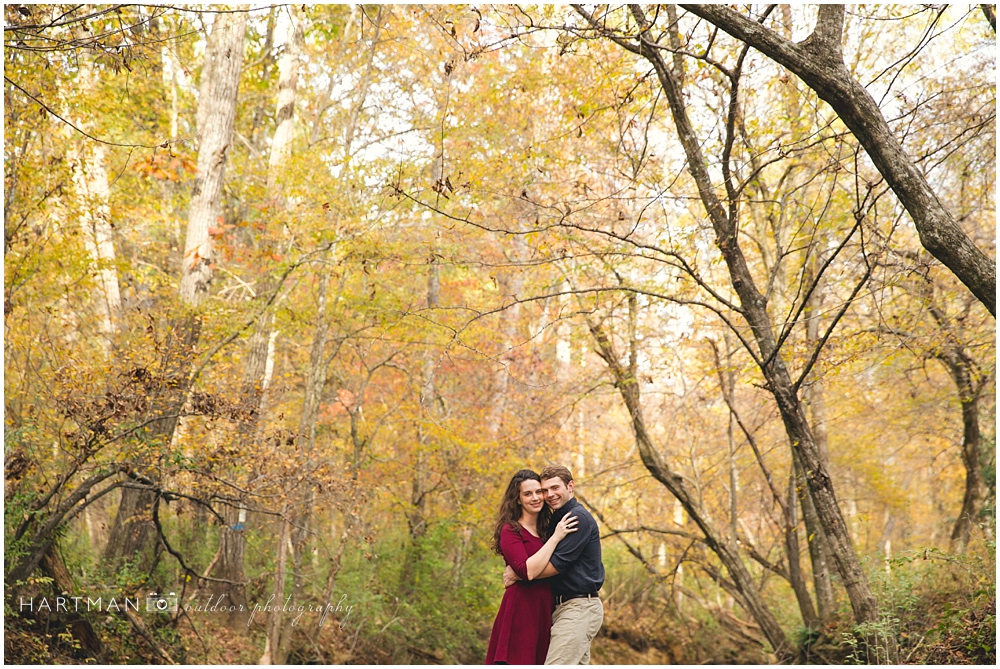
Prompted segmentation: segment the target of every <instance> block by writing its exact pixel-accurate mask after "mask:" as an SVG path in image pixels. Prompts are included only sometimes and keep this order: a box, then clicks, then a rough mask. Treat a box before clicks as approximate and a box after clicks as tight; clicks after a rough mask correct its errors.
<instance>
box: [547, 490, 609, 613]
mask: <svg viewBox="0 0 1000 669" xmlns="http://www.w3.org/2000/svg"><path fill="white" fill-rule="evenodd" d="M570 512H572V515H574V516H576V519H577V523H576V527H577V530H576V532H571V533H570V534H567V535H566V536H565V537H564V538H563V540H562V541H560V542H559V544H558V545H557V546H556V549H555V551H554V552H553V553H552V557H551V558H549V562H551V563H552V566H553V567H555V568H556V569H557V570H558V571H559V573H558V574H557V575H555V576H553V577H552V578H550V579H549V582H550V583H551V585H552V594H553V595H556V596H557V597H558V596H559V595H577V594H585V593H588V592H597V591H598V590H600V589H601V586H602V585H604V563H602V562H601V532H600V530H598V529H597V521H596V520H594V517H593V516H591V515H590V512H589V511H587V510H586V509H585V508H583V505H582V504H580V502H578V501H577V500H576V499H570V500H569V501H568V502H566V504H564V505H563V507H562V508H561V509H559V510H557V511H555V512H553V514H552V519H551V521H550V522H549V527H555V526H556V523H558V522H559V521H560V520H562V519H563V517H564V516H566V514H568V513H570Z"/></svg>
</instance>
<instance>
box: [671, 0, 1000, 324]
mask: <svg viewBox="0 0 1000 669" xmlns="http://www.w3.org/2000/svg"><path fill="white" fill-rule="evenodd" d="M681 6H682V7H683V8H684V9H686V10H688V11H689V12H691V13H692V14H695V15H697V16H700V17H701V18H703V19H705V20H706V21H710V22H711V23H712V24H713V25H715V26H718V27H719V28H720V29H721V30H723V31H725V32H727V33H729V34H730V35H732V36H733V37H735V38H737V39H739V40H741V41H743V42H745V43H746V44H748V45H749V46H751V47H753V48H755V49H757V50H759V51H760V52H761V53H763V54H764V55H765V56H767V57H768V58H771V59H773V60H775V61H776V62H778V63H780V64H781V65H783V66H785V67H787V68H788V69H789V70H791V71H792V72H794V73H795V74H796V75H797V76H798V77H799V78H801V79H802V81H803V82H805V84H806V85H807V86H809V87H810V88H812V89H813V90H814V91H816V94H817V95H818V96H819V97H820V99H821V100H823V101H824V102H826V103H827V104H829V105H830V106H831V107H833V109H834V110H835V111H836V112H837V114H838V115H839V116H840V118H841V120H842V121H843V122H844V124H845V125H846V126H847V127H848V128H850V130H851V132H852V133H854V136H855V137H857V138H858V141H859V142H861V145H862V146H864V147H865V150H866V151H867V152H868V155H869V157H870V158H871V159H872V161H873V162H874V163H875V166H876V167H877V168H878V171H879V172H880V173H881V174H882V176H883V177H884V178H885V180H886V182H887V183H888V184H889V186H890V187H891V188H892V190H893V192H894V193H895V194H896V196H897V197H898V198H899V201H900V202H901V203H902V204H903V206H904V207H906V211H907V212H908V213H909V214H910V217H911V218H912V219H913V223H914V225H916V227H917V231H918V232H919V233H920V241H921V243H922V244H923V245H924V248H925V249H927V251H928V252H929V253H930V254H931V255H932V256H934V257H935V258H937V259H938V260H940V261H941V262H942V263H944V265H945V266H947V267H948V269H950V270H951V271H952V272H953V273H954V274H955V276H957V277H958V278H959V280H960V281H961V282H962V283H964V284H965V285H966V287H967V288H968V289H969V290H970V291H972V293H973V294H974V295H975V296H976V297H977V298H978V299H979V301H980V302H982V303H983V305H984V306H985V307H986V308H987V309H988V310H989V312H990V313H991V314H993V316H994V317H995V316H996V261H994V260H990V259H989V258H988V257H987V256H986V254H985V253H983V251H982V250H980V249H979V248H978V247H976V246H975V244H973V243H972V241H970V240H969V238H968V236H967V235H966V234H965V232H964V231H963V230H962V228H961V227H960V226H959V225H958V223H957V222H956V221H955V219H954V217H953V216H952V215H951V213H950V212H949V211H948V210H947V209H945V207H944V206H943V205H942V204H941V200H940V199H939V198H938V196H937V195H935V193H934V191H933V190H932V189H931V187H930V184H928V182H927V179H926V177H925V176H924V174H923V173H922V172H921V171H920V170H919V169H918V168H917V166H916V165H915V164H914V162H913V160H912V159H911V158H910V157H909V156H908V155H907V154H906V152H905V151H904V150H903V148H902V146H900V144H899V141H898V140H897V139H896V137H895V135H894V134H893V132H892V130H891V129H890V128H889V125H888V124H887V123H886V121H885V118H884V117H883V116H882V112H881V110H880V109H879V106H878V104H877V103H876V102H875V100H874V99H873V98H872V96H871V95H870V94H869V93H868V91H866V90H865V88H864V87H863V86H862V85H861V84H860V83H859V82H858V81H856V80H855V79H854V78H853V77H852V76H851V74H850V72H848V70H847V67H846V66H845V65H844V60H843V51H842V49H841V41H842V39H843V32H844V6H843V5H819V10H818V11H819V15H818V17H817V20H816V29H815V30H814V31H813V33H812V34H811V35H810V36H809V37H808V38H807V39H805V40H804V41H802V42H800V43H797V44H796V43H792V42H791V41H790V40H787V39H785V38H783V37H781V36H780V35H778V34H777V33H775V32H774V31H772V30H770V29H768V28H767V27H765V26H763V25H761V23H760V22H757V21H753V20H750V19H748V18H746V17H744V16H742V15H740V14H739V13H737V12H735V11H733V10H732V9H729V8H728V7H722V6H718V5H681Z"/></svg>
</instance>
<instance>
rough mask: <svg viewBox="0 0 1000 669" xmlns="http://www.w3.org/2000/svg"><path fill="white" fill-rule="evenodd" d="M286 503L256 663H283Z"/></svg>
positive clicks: (286, 561) (282, 514)
mask: <svg viewBox="0 0 1000 669" xmlns="http://www.w3.org/2000/svg"><path fill="white" fill-rule="evenodd" d="M288 511H289V509H288V505H287V504H286V505H284V507H283V508H282V512H281V520H279V521H278V527H279V528H280V530H279V531H278V555H277V557H276V558H275V561H274V587H273V588H272V590H271V595H270V597H269V598H268V603H269V604H270V605H271V610H270V611H269V612H268V614H267V638H266V641H265V642H264V655H263V656H262V657H261V658H260V660H258V662H257V664H284V663H285V658H284V657H282V656H281V620H282V611H281V609H282V608H283V607H284V605H285V572H286V571H287V570H288V549H287V546H288V538H289V532H290V531H291V524H290V523H289V522H288V520H287V519H286V518H285V514H286V513H288Z"/></svg>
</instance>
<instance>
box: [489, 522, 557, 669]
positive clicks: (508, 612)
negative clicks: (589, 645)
mask: <svg viewBox="0 0 1000 669" xmlns="http://www.w3.org/2000/svg"><path fill="white" fill-rule="evenodd" d="M544 545H545V542H544V541H542V540H541V539H539V538H538V537H536V536H535V535H533V534H532V533H531V532H529V531H528V530H526V529H523V528H522V529H521V534H520V536H518V533H517V532H515V531H514V530H512V529H511V528H510V526H506V527H504V528H503V529H502V530H501V531H500V551H501V552H502V553H503V559H504V561H505V562H506V563H507V564H508V565H510V568H511V569H513V570H514V573H516V574H517V575H518V576H520V577H521V578H522V579H524V580H522V581H518V582H517V583H515V584H514V585H512V586H510V587H509V588H507V589H506V590H505V591H504V593H503V601H502V602H500V610H499V611H498V612H497V617H496V620H494V621H493V634H492V635H491V636H490V646H489V650H488V651H487V652H486V664H496V663H498V662H505V663H507V664H545V655H546V653H548V652H549V632H550V631H551V629H552V609H553V608H555V599H554V598H553V596H552V589H551V588H550V587H549V584H548V579H542V580H539V581H529V580H528V567H527V563H528V557H530V556H532V555H534V554H535V553H537V552H538V550H539V549H540V548H541V547H542V546H544Z"/></svg>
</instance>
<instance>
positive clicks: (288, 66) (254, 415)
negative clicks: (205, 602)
mask: <svg viewBox="0 0 1000 669" xmlns="http://www.w3.org/2000/svg"><path fill="white" fill-rule="evenodd" d="M286 10H287V11H288V13H289V25H288V31H287V34H288V40H287V41H286V43H285V49H284V52H283V53H282V56H281V60H280V61H279V63H278V69H279V72H280V75H279V78H278V102H277V109H276V118H277V127H276V128H275V131H274V137H273V139H272V140H271V155H270V159H269V161H268V172H267V197H268V199H269V200H270V201H271V202H274V203H276V204H278V205H279V206H281V207H282V208H283V204H284V202H283V198H281V197H280V190H279V183H278V180H279V177H280V174H281V169H282V168H283V167H284V164H285V162H286V161H287V159H288V156H289V155H290V154H291V142H292V137H293V134H294V130H295V91H296V85H297V81H298V69H299V48H300V44H301V41H302V22H301V20H300V16H299V15H300V14H301V13H302V10H301V9H300V8H299V7H292V6H289V7H287V8H282V9H281V11H286ZM265 271H266V270H265ZM256 284H257V301H258V302H264V301H265V300H267V299H268V298H269V297H270V293H271V291H272V290H274V285H273V284H274V282H273V281H272V280H271V278H270V277H269V276H267V275H266V274H264V273H261V274H260V275H259V276H258V281H257V282H256ZM273 323H274V314H273V312H272V311H270V310H265V311H264V312H263V313H261V314H260V316H259V317H258V318H257V322H256V323H255V326H254V331H253V334H252V335H251V337H250V342H249V352H248V355H247V358H246V365H245V367H244V369H243V382H242V387H241V391H240V397H241V405H242V407H243V410H244V416H243V419H242V420H240V422H239V424H238V425H237V431H236V441H237V444H238V446H239V448H241V449H243V448H245V447H247V446H252V445H256V444H259V443H260V436H261V435H260V429H261V422H262V420H263V415H262V414H263V411H264V408H265V405H266V394H267V387H268V380H269V379H268V376H269V374H268V372H269V369H270V366H271V364H272V360H273V355H274V334H275V333H272V331H271V328H272V326H273ZM226 521H227V524H228V526H227V527H224V528H222V530H221V533H220V535H219V540H220V544H221V548H222V552H221V554H220V557H219V562H218V567H217V574H216V575H217V577H218V578H222V579H226V580H228V581H233V582H235V583H240V584H241V585H233V584H226V585H225V587H224V589H223V590H224V591H223V594H224V595H226V596H228V600H229V602H230V604H233V605H237V606H239V605H243V606H244V607H246V593H245V586H244V585H242V583H243V581H244V580H245V577H244V573H243V560H244V553H245V542H246V534H245V532H246V510H245V509H244V508H242V507H240V508H232V507H229V508H227V510H226ZM246 619H247V615H246V613H245V612H239V611H237V612H233V613H231V615H230V616H229V620H228V623H229V626H230V628H232V629H234V630H241V631H245V630H246V629H247V627H246ZM279 652H280V649H279Z"/></svg>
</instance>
